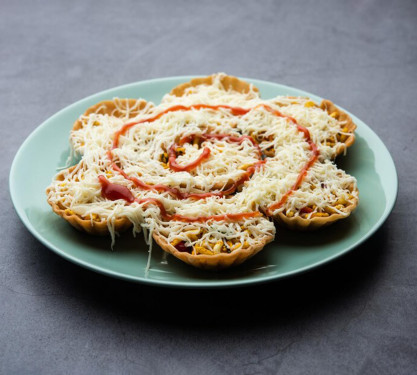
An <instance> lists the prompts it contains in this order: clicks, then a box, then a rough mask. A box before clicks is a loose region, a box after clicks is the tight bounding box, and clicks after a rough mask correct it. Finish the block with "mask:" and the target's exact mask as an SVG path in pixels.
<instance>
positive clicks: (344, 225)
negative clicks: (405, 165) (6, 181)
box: [10, 77, 397, 288]
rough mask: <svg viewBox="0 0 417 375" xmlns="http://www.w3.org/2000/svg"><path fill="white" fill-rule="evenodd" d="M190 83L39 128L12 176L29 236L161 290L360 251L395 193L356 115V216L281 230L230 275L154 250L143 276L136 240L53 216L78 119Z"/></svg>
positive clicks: (379, 149)
mask: <svg viewBox="0 0 417 375" xmlns="http://www.w3.org/2000/svg"><path fill="white" fill-rule="evenodd" d="M190 78H191V77H172V78H163V79H156V80H150V81H142V82H137V83H132V84H129V85H125V86H120V87H116V88H114V89H110V90H107V91H104V92H101V93H98V94H95V95H92V96H90V97H88V98H85V99H83V100H81V101H79V102H77V103H74V104H72V105H70V106H69V107H67V108H65V109H63V110H62V111H60V112H58V113H57V114H55V115H54V116H52V117H51V118H49V119H48V120H47V121H45V122H44V123H43V124H42V125H40V126H39V127H38V128H37V129H36V130H35V131H34V132H33V133H32V134H31V135H30V136H29V137H28V138H27V139H26V141H25V142H24V143H23V145H22V146H21V148H20V149H19V151H18V153H17V154H16V157H15V159H14V162H13V165H12V168H11V173H10V192H11V196H12V200H13V203H14V205H15V208H16V211H17V213H18V215H19V217H20V218H21V220H22V221H23V223H24V224H25V225H26V227H27V228H28V230H29V231H30V232H31V233H32V234H33V235H34V236H35V237H36V238H38V239H39V240H40V241H41V242H42V243H43V244H44V245H46V246H47V247H48V248H50V249H51V250H53V251H55V252H56V253H58V254H60V255H61V256H63V257H64V258H66V259H68V260H71V261H73V262H74V263H77V264H79V265H81V266H84V267H87V268H89V269H92V270H94V271H97V272H101V273H104V274H107V275H109V276H114V277H119V278H123V279H127V280H131V281H136V282H144V283H150V284H158V285H165V286H176V287H203V288H204V287H205V288H213V287H227V286H235V285H248V284H253V283H259V282H265V281H268V280H274V279H278V278H282V277H285V276H289V275H294V274H297V273H300V272H303V271H306V270H308V269H312V268H314V267H317V266H319V265H321V264H324V263H326V262H328V261H330V260H332V259H335V258H337V257H339V256H340V255H342V254H344V253H346V252H348V251H350V250H352V249H353V248H355V247H356V246H358V245H359V244H360V243H362V242H363V241H365V240H366V239H367V238H369V236H371V235H372V234H373V233H374V232H375V231H376V230H377V229H378V228H379V227H380V226H381V225H382V223H383V222H384V221H385V219H386V218H387V217H388V215H389V213H390V212H391V210H392V207H393V205H394V203H395V198H396V195H397V175H396V171H395V166H394V163H393V161H392V158H391V156H390V154H389V152H388V150H387V149H386V147H385V146H384V144H383V143H382V142H381V140H380V139H379V138H378V136H377V135H376V134H375V133H374V132H373V131H372V130H371V129H370V128H369V127H368V126H367V125H366V124H364V123H363V122H362V121H361V120H359V119H358V118H356V117H355V116H353V115H351V116H352V118H353V120H354V122H355V123H356V125H357V131H356V143H355V144H354V145H353V146H352V147H351V148H350V149H349V151H348V154H349V157H347V158H344V157H343V156H340V157H339V158H338V160H337V164H338V165H339V166H341V167H342V168H343V169H345V170H346V171H347V172H348V173H350V174H352V175H354V176H355V177H356V178H357V180H358V188H359V191H360V205H359V207H358V208H357V210H356V211H355V213H354V214H353V215H351V217H349V218H348V219H346V220H344V221H343V222H340V223H336V224H334V225H333V226H331V227H329V228H324V229H321V230H319V231H317V232H314V233H303V234H302V235H300V234H299V233H297V232H291V231H288V230H285V229H281V228H278V231H277V240H275V241H274V242H272V243H271V244H269V245H268V246H267V247H266V248H265V249H264V250H263V251H262V252H261V253H259V254H258V255H256V256H255V257H254V258H252V259H250V260H249V261H247V262H246V263H244V264H243V265H241V266H238V267H236V268H233V269H229V270H226V271H223V272H216V273H213V272H207V271H202V270H198V269H193V268H191V267H189V266H187V265H184V264H182V263H181V262H179V261H178V260H176V259H175V258H173V257H171V256H168V257H165V256H164V253H163V252H162V250H161V249H159V248H158V247H157V246H154V248H153V251H152V254H151V262H150V268H149V271H148V272H147V271H146V264H147V262H148V251H147V249H148V247H147V245H146V244H145V243H144V241H143V240H142V239H141V238H140V237H137V238H133V237H132V235H131V234H130V233H125V234H123V235H121V236H120V237H119V238H118V239H117V241H116V246H115V248H114V250H113V251H112V250H111V249H110V240H109V238H107V237H90V236H86V235H85V234H83V233H79V232H77V231H76V230H75V229H73V228H72V227H70V226H69V225H68V224H67V223H66V222H64V221H63V220H61V219H60V218H59V217H57V216H56V215H54V214H53V213H52V211H51V210H50V207H49V206H48V204H47V202H46V199H45V188H46V186H48V184H49V183H50V181H51V178H52V176H53V175H54V174H55V173H56V169H57V168H58V167H61V166H63V165H64V164H65V161H66V160H67V158H68V155H69V145H68V134H69V131H70V129H71V127H72V124H73V123H74V121H75V120H76V119H77V118H78V117H79V115H80V114H81V113H83V112H84V111H85V110H86V109H87V108H88V107H90V106H91V105H93V104H95V103H97V102H99V101H102V100H105V99H112V98H113V97H131V98H138V97H142V98H144V99H146V100H148V101H152V102H155V103H159V101H160V100H161V98H162V96H163V95H164V94H165V93H166V92H169V91H170V90H171V89H172V88H173V87H175V86H177V85H178V84H180V83H182V82H186V81H188V80H189V79H190ZM248 81H249V82H252V83H254V84H255V85H256V86H257V87H258V88H259V90H260V93H261V96H262V97H263V98H264V99H267V98H270V97H274V96H277V95H293V96H308V97H310V98H311V99H313V100H315V101H317V102H320V100H321V98H319V97H317V96H315V95H312V94H309V93H306V92H304V91H301V90H298V89H294V88H290V87H287V86H283V85H279V84H275V83H271V82H265V81H259V80H251V79H248ZM52 139H53V140H54V141H53V142H51V140H52ZM27 186H30V190H29V189H27Z"/></svg>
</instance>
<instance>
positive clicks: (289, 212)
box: [285, 211, 294, 217]
mask: <svg viewBox="0 0 417 375" xmlns="http://www.w3.org/2000/svg"><path fill="white" fill-rule="evenodd" d="M285 215H286V216H287V217H293V216H294V212H293V211H287V213H286V214H285Z"/></svg>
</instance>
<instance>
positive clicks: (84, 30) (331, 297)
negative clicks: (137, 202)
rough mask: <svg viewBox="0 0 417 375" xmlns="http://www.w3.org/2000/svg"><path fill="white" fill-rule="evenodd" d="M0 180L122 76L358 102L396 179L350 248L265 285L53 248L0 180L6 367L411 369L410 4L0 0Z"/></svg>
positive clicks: (414, 323)
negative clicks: (199, 277) (75, 106)
mask: <svg viewBox="0 0 417 375" xmlns="http://www.w3.org/2000/svg"><path fill="white" fill-rule="evenodd" d="M0 10H1V11H0V35H1V38H0V43H1V48H0V87H1V90H0V102H1V109H2V110H1V112H0V121H1V139H0V146H1V150H2V163H1V167H0V168H1V175H2V176H7V175H8V173H9V169H10V164H11V162H12V160H13V157H14V155H15V153H16V151H17V149H18V148H19V146H20V144H21V143H22V142H23V140H24V139H25V138H26V137H27V136H28V135H29V134H30V133H31V132H32V131H33V130H34V129H35V128H36V126H38V125H39V124H40V123H41V122H42V121H44V120H45V119H46V118H48V117H49V116H50V115H52V114H53V113H55V112H56V111H58V110H59V109H61V108H63V107H65V106H67V105H68V104H70V103H72V102H74V101H76V100H78V99H81V98H83V97H85V96H87V95H90V94H93V93H95V92H98V91H101V90H103V89H107V88H110V87H113V86H117V85H120V84H123V83H128V82H133V81H138V80H143V79H148V78H154V77H164V76H173V75H189V74H209V73H212V72H217V71H225V72H228V73H230V74H234V75H238V76H239V75H240V76H246V77H252V78H259V79H264V80H271V81H274V82H279V83H284V84H287V85H291V86H295V87H298V88H301V89H305V90H307V91H311V92H314V93H316V94H318V95H320V96H323V97H327V98H331V99H332V100H333V101H334V102H336V103H338V104H340V105H341V106H343V107H345V108H347V109H349V110H350V111H352V112H353V113H355V114H356V115H357V116H358V117H359V118H361V119H363V120H364V121H365V122H366V123H367V124H369V125H370V126H371V127H372V128H373V129H374V130H375V131H376V133H377V134H378V135H379V136H380V137H381V138H382V140H383V141H384V142H385V144H386V145H387V147H388V149H389V150H390V151H391V153H392V155H393V157H394V160H395V162H396V165H397V169H398V173H399V179H400V191H399V196H398V201H397V204H396V207H395V209H394V211H393V213H392V215H391V216H390V217H389V219H388V220H387V222H386V223H385V224H384V226H383V227H382V228H381V229H380V230H379V231H378V232H377V233H376V234H375V235H374V236H373V237H372V238H371V239H370V240H368V241H367V242H366V243H365V244H364V245H363V246H361V247H360V248H358V249H356V250H355V251H353V252H351V253H350V254H349V255H347V256H345V257H343V258H342V259H339V260H338V261H336V262H333V263H332V264H329V265H327V266H325V267H323V268H321V269H318V270H316V271H314V272H311V273H309V274H306V275H303V276H300V277H295V278H292V279H288V280H284V281H280V282H276V283H271V284H268V285H264V286H260V287H256V288H255V287H252V288H246V289H234V290H222V291H215V292H210V291H191V290H167V289H158V288H152V287H145V286H141V285H133V284H129V283H126V282H122V281H118V280H113V279H110V278H106V277H104V276H101V275H98V274H95V273H92V272H89V271H87V270H84V269H81V268H79V267H77V266H75V265H73V264H71V263H69V262H67V261H65V260H63V259H61V258H60V257H58V256H57V255H55V254H53V253H52V252H50V251H49V250H48V249H47V248H45V247H44V246H43V245H41V244H40V243H39V242H38V241H37V240H36V239H35V238H34V237H32V235H31V234H30V233H29V232H28V231H27V230H26V229H25V227H24V226H23V224H22V223H21V222H20V221H19V219H18V217H17V215H16V214H15V212H14V209H13V207H12V204H11V202H10V198H9V193H8V187H7V186H8V185H7V178H6V177H4V178H3V179H2V180H1V192H2V193H1V207H2V210H1V214H0V216H1V224H0V226H1V248H0V270H1V271H0V301H1V302H0V319H1V320H0V322H1V327H0V348H1V349H0V373H2V374H25V373H26V374H29V373H30V374H59V373H73V374H116V373H123V374H130V373H132V374H133V373H141V374H153V373H156V374H164V373H169V374H184V373H191V374H197V373H198V374H219V373H228V374H277V373H280V374H412V373H416V372H417V256H416V250H417V249H416V243H417V234H416V226H417V225H416V224H417V221H416V217H417V215H416V210H417V205H416V197H415V196H416V192H417V189H416V181H417V168H416V166H415V157H416V152H415V148H416V133H417V125H416V120H415V119H416V117H417V106H416V103H415V96H416V95H415V94H416V92H417V27H416V25H417V2H415V1H412V0H410V1H398V2H395V3H394V2H391V1H373V0H363V1H361V0H355V1H350V2H338V3H336V2H332V1H328V2H326V1H311V2H298V1H297V2H296V1H286V2H278V1H276V2H273V1H259V2H249V1H243V2H238V1H228V2H226V1H214V2H211V1H204V2H203V1H200V2H197V1H194V2H193V1H168V0H167V1H142V2H135V1H125V0H122V1H118V2H116V1H112V2H110V1H109V2H103V3H102V2H100V1H90V2H85V1H68V2H64V1H61V2H58V1H27V2H19V1H11V0H2V1H1V3H0Z"/></svg>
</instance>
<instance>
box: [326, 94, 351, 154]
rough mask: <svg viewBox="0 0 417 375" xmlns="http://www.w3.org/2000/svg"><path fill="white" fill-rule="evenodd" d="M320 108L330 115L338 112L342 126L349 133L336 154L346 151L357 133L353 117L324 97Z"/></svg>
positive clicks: (338, 118)
mask: <svg viewBox="0 0 417 375" xmlns="http://www.w3.org/2000/svg"><path fill="white" fill-rule="evenodd" d="M320 108H321V109H323V110H324V111H326V112H327V113H328V114H329V115H330V114H336V116H337V120H338V121H340V122H343V125H342V127H343V128H347V131H346V133H349V135H348V137H347V138H346V139H345V140H344V141H343V142H342V143H343V144H341V145H340V146H339V147H338V148H337V150H336V156H337V155H340V154H341V153H342V152H344V151H345V149H346V148H347V147H350V146H352V145H353V144H354V143H355V134H354V131H355V129H356V125H355V123H354V122H353V120H352V118H351V117H350V116H349V115H348V114H347V113H346V112H344V111H342V110H341V109H339V108H337V107H336V106H335V105H334V104H333V102H331V101H330V100H327V99H323V100H322V102H321V103H320Z"/></svg>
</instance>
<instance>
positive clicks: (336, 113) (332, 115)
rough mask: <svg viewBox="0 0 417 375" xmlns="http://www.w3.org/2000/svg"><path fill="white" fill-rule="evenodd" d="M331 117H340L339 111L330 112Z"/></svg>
mask: <svg viewBox="0 0 417 375" xmlns="http://www.w3.org/2000/svg"><path fill="white" fill-rule="evenodd" d="M330 117H333V118H336V119H337V118H338V117H339V113H338V112H336V111H334V112H332V113H330Z"/></svg>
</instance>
